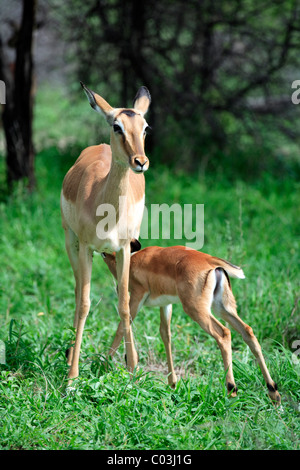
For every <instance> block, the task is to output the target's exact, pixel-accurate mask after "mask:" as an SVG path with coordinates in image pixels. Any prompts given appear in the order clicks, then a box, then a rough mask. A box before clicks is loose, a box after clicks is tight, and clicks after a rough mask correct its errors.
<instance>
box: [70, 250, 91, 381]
mask: <svg viewBox="0 0 300 470" xmlns="http://www.w3.org/2000/svg"><path fill="white" fill-rule="evenodd" d="M92 262H93V254H92V251H91V250H90V249H89V247H87V246H86V245H82V244H79V264H78V267H79V270H78V280H79V286H76V290H77V295H76V318H75V323H77V324H76V338H75V343H74V349H73V354H72V362H71V367H70V370H69V375H68V378H69V382H68V385H71V384H72V379H74V378H76V377H78V374H79V366H78V363H79V356H80V347H81V342H82V335H83V330H84V325H85V321H86V318H87V316H88V313H89V310H90V283H91V274H92Z"/></svg>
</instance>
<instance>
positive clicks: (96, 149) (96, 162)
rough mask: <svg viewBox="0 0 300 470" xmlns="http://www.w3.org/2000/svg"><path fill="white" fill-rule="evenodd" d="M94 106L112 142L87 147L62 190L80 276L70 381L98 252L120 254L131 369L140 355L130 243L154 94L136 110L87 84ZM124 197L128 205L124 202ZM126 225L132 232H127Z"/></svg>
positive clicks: (140, 205) (139, 211)
mask: <svg viewBox="0 0 300 470" xmlns="http://www.w3.org/2000/svg"><path fill="white" fill-rule="evenodd" d="M81 85H82V87H83V90H84V92H85V93H86V95H87V98H88V100H89V103H90V105H91V106H92V108H93V109H94V110H95V111H97V112H99V113H101V114H102V115H103V116H104V117H105V118H106V121H107V122H108V124H109V125H110V126H111V133H110V146H109V145H106V144H101V145H94V146H91V147H88V148H86V149H84V150H83V151H82V153H81V154H80V156H79V158H78V159H77V160H76V162H75V163H74V165H73V166H72V168H71V169H70V170H69V171H68V173H67V174H66V176H65V178H64V181H63V187H62V192H61V214H62V225H63V228H64V231H65V242H66V250H67V253H68V256H69V260H70V263H71V266H72V269H73V272H74V277H75V300H76V310H75V318H74V327H75V329H76V338H75V342H74V346H72V347H71V348H70V349H69V352H68V364H69V365H70V370H69V384H70V383H71V380H72V379H73V378H75V377H77V376H78V373H79V371H78V361H79V353H80V346H81V341H82V335H83V329H84V325H85V321H86V318H87V315H88V313H89V308H90V281H91V272H92V254H93V251H97V252H103V251H107V252H116V275H117V279H118V284H119V291H118V296H119V303H118V309H119V314H120V317H121V322H122V328H123V329H124V336H125V341H126V352H127V358H128V369H129V370H130V371H132V370H133V369H134V367H135V366H136V364H137V353H136V350H135V347H134V340H133V335H132V331H131V325H130V318H129V315H130V313H129V293H128V277H129V264H130V243H131V240H132V239H137V238H138V236H139V231H140V225H141V222H142V217H143V210H144V201H145V179H144V174H143V173H144V172H145V171H146V170H147V169H148V166H149V161H148V158H147V157H146V155H145V151H144V141H145V134H146V132H147V127H148V124H147V122H146V120H145V118H144V115H145V113H146V112H147V110H148V107H149V104H150V101H151V98H150V94H149V91H148V90H147V88H145V87H141V88H140V89H139V91H138V93H137V95H136V97H135V99H134V103H133V108H130V109H125V108H112V107H111V106H110V105H109V104H108V103H107V101H105V100H104V99H103V98H102V97H101V96H99V95H98V94H97V93H94V92H93V91H91V90H89V89H88V88H87V87H86V86H85V85H83V84H81ZM120 200H121V201H122V205H121V206H120V205H119V202H120ZM103 207H104V208H107V207H111V208H113V209H114V214H115V220H114V224H113V225H111V224H110V226H109V229H108V230H106V231H105V230H104V228H103V230H97V227H99V223H100V222H101V220H103V218H104V216H105V214H104V212H105V211H104V210H101V208H103ZM124 223H126V233H125V234H124V231H122V226H123V224H124Z"/></svg>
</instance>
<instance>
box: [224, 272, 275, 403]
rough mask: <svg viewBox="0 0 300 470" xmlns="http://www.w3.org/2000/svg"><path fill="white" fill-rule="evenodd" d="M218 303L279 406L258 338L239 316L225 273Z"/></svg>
mask: <svg viewBox="0 0 300 470" xmlns="http://www.w3.org/2000/svg"><path fill="white" fill-rule="evenodd" d="M217 303H218V309H219V312H220V314H221V315H222V318H223V319H224V320H225V321H227V322H228V323H229V324H230V325H231V326H232V327H233V328H234V329H235V330H236V331H237V332H238V333H240V334H241V335H242V337H243V340H244V341H245V343H246V344H247V345H248V346H249V348H250V349H251V351H252V353H253V354H254V356H255V358H256V360H257V362H258V364H259V367H260V369H261V372H262V374H263V376H264V379H265V381H266V384H267V387H268V390H269V396H270V398H271V399H272V400H273V401H275V402H277V403H278V404H279V403H280V401H281V398H280V395H279V393H278V391H277V385H276V383H275V382H274V380H273V379H272V377H271V375H270V373H269V371H268V368H267V366H266V363H265V359H264V356H263V354H262V351H261V347H260V344H259V342H258V340H257V338H256V337H255V335H254V333H253V330H252V328H251V327H250V326H249V325H247V324H246V323H244V322H243V321H242V320H241V318H240V317H239V316H238V314H237V310H236V303H235V299H234V296H233V294H232V291H231V288H230V285H229V282H228V280H227V279H226V277H225V274H224V273H223V290H222V296H221V297H220V296H219V301H218V302H217Z"/></svg>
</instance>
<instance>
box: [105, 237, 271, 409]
mask: <svg viewBox="0 0 300 470" xmlns="http://www.w3.org/2000/svg"><path fill="white" fill-rule="evenodd" d="M102 256H103V258H104V261H105V262H106V264H107V266H108V267H109V269H110V271H111V273H112V274H113V275H114V277H117V276H116V258H115V256H114V254H107V253H103V254H102ZM229 277H235V278H240V279H243V278H244V277H245V276H244V273H243V271H242V269H241V268H239V267H237V266H234V265H232V264H231V263H229V262H227V261H225V260H222V259H220V258H216V257H214V256H210V255H208V254H205V253H201V252H198V251H196V250H193V249H191V248H186V247H184V246H174V247H169V248H161V247H158V246H152V247H148V248H144V249H143V250H141V251H138V252H136V253H133V254H132V256H131V262H130V277H129V291H130V314H131V317H132V319H134V318H135V316H136V314H137V313H138V311H139V310H140V309H141V307H142V306H143V305H145V306H152V307H153V306H157V307H160V333H161V337H162V340H163V342H164V345H165V349H166V355H167V362H168V373H169V375H168V381H169V384H170V385H171V386H172V387H174V386H175V384H176V381H177V377H176V374H175V372H174V367H173V361H172V353H171V332H170V322H171V315H172V304H174V303H179V302H181V304H182V307H183V309H184V311H185V312H186V313H187V314H188V315H189V316H190V317H191V318H192V319H193V320H194V321H196V322H197V323H198V324H199V325H200V326H201V327H202V328H203V329H204V330H205V331H206V332H207V333H208V334H210V335H211V336H212V337H213V338H215V340H216V341H217V344H218V346H219V348H220V350H221V353H222V358H223V362H224V368H225V371H227V373H226V386H227V390H228V393H230V394H231V396H235V395H236V392H237V387H236V385H235V381H234V377H233V371H232V357H231V333H230V330H229V329H228V328H226V327H225V326H223V325H222V323H220V322H219V321H218V320H217V319H216V318H215V317H214V316H213V315H212V313H211V308H213V310H214V311H215V312H216V313H217V314H219V315H220V316H221V317H222V318H223V319H224V320H225V321H226V322H228V323H229V324H230V325H231V326H232V327H233V328H234V329H235V330H236V331H238V332H239V333H240V334H241V335H242V337H243V339H244V341H245V342H246V343H247V345H248V346H249V347H250V349H251V351H252V352H253V354H254V356H255V357H256V359H257V361H258V364H259V366H260V369H261V371H262V374H263V376H264V379H265V381H266V384H267V387H268V390H269V395H270V397H271V399H272V400H273V401H275V402H277V403H280V395H279V393H278V391H277V386H276V384H275V382H274V381H273V380H272V378H271V376H270V374H269V371H268V369H267V366H266V364H265V360H264V357H263V355H262V352H261V347H260V345H259V342H258V341H257V339H256V337H255V336H254V334H253V331H252V328H251V327H250V326H248V325H246V323H244V322H243V321H242V320H241V318H240V317H239V316H238V314H237V310H236V302H235V298H234V296H233V293H232V290H231V286H230V281H229ZM122 337H123V325H122V323H120V324H119V326H118V329H117V332H116V335H115V338H114V341H113V343H112V345H111V348H110V350H109V355H111V356H113V355H114V353H115V351H116V350H117V348H118V347H119V344H120V341H121V339H122Z"/></svg>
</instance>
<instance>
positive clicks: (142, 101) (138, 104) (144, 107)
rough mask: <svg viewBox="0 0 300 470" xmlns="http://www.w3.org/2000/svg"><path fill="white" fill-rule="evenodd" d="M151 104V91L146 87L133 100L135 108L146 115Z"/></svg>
mask: <svg viewBox="0 0 300 470" xmlns="http://www.w3.org/2000/svg"><path fill="white" fill-rule="evenodd" d="M150 103H151V95H150V93H149V90H148V88H146V87H145V86H142V87H141V88H140V89H139V91H138V92H137V94H136V96H135V98H134V100H133V107H134V109H136V110H137V111H140V112H141V113H142V114H143V115H144V114H146V112H147V111H148V108H149V106H150Z"/></svg>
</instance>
